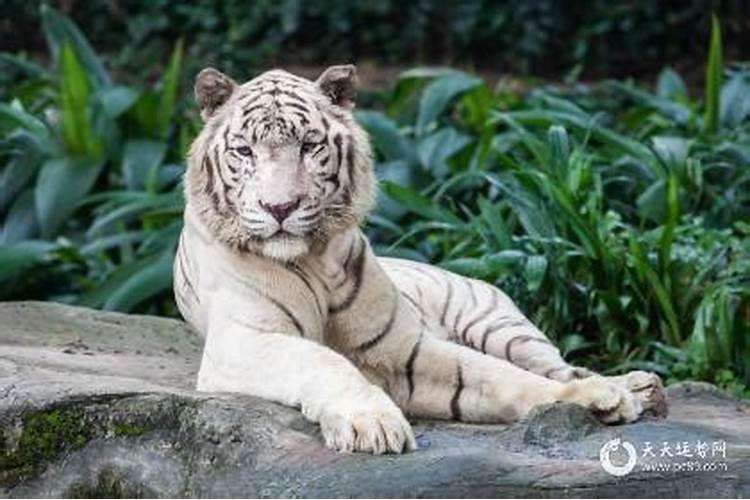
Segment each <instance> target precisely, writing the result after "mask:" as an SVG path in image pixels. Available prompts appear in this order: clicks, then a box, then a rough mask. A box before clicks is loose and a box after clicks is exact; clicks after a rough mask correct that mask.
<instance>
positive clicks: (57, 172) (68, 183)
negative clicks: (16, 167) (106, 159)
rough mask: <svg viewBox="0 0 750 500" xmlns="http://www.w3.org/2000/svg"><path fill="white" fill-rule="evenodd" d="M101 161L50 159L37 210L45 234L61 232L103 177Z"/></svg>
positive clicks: (39, 187)
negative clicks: (100, 175) (97, 180)
mask: <svg viewBox="0 0 750 500" xmlns="http://www.w3.org/2000/svg"><path fill="white" fill-rule="evenodd" d="M101 168H102V162H101V161H99V160H90V159H80V160H74V159H72V158H57V159H53V160H48V161H46V162H45V163H44V164H43V165H42V168H41V171H40V172H39V177H38V178H37V181H36V193H35V198H36V213H37V219H38V221H39V224H40V226H41V229H42V236H44V237H45V238H51V237H53V236H55V235H57V233H58V231H59V229H60V227H61V226H62V224H63V223H64V222H65V221H66V219H67V218H68V217H69V216H70V215H71V214H72V213H73V212H74V211H75V209H76V207H77V206H78V204H79V203H80V202H81V200H82V199H83V197H84V196H85V195H86V194H88V192H89V191H90V190H91V187H92V186H93V185H94V181H96V178H97V177H98V176H99V172H100V171H101Z"/></svg>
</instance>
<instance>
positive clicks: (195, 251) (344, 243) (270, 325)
mask: <svg viewBox="0 0 750 500" xmlns="http://www.w3.org/2000/svg"><path fill="white" fill-rule="evenodd" d="M199 229H200V228H194V227H191V226H190V225H189V224H186V226H185V229H184V230H183V235H182V236H181V238H180V245H179V248H178V252H177V256H176V258H175V273H174V280H175V298H176V300H177V304H178V307H179V309H180V311H181V313H182V315H183V317H184V318H185V319H186V320H187V321H188V322H189V323H191V324H192V325H193V326H194V327H195V328H196V329H197V330H198V331H199V332H200V333H201V334H202V335H203V336H205V335H206V334H207V332H208V328H209V324H210V323H211V321H212V320H215V319H216V318H228V319H230V320H231V321H232V322H233V323H236V324H242V325H252V326H254V327H255V328H256V329H259V330H261V331H267V332H273V331H278V332H279V333H290V334H297V335H300V336H302V337H305V338H308V339H310V340H314V341H317V342H320V343H324V344H327V345H331V344H342V342H343V341H342V333H341V332H340V330H341V329H340V328H338V327H337V322H336V321H335V319H337V318H338V317H340V316H342V315H343V314H344V313H345V312H346V311H348V310H349V309H350V308H351V307H352V305H353V304H354V303H355V301H357V299H358V297H359V295H360V293H361V288H362V282H363V279H364V272H365V269H364V267H365V266H364V264H365V258H366V252H367V250H368V247H367V244H366V242H365V241H364V240H363V239H362V237H361V236H360V235H359V232H358V231H356V232H352V234H346V235H342V236H341V237H338V238H337V239H334V240H332V242H331V243H330V244H329V246H328V247H327V248H326V250H325V251H324V253H323V254H322V255H314V256H312V255H311V256H308V257H306V258H304V259H301V260H299V261H295V262H277V261H271V260H269V259H267V258H264V257H259V256H257V255H252V254H238V253H236V252H233V251H230V250H228V249H227V248H226V247H224V246H222V245H219V244H218V243H216V242H213V241H211V240H209V239H207V238H206V235H205V234H203V233H201V232H200V231H199ZM332 320H333V321H332Z"/></svg>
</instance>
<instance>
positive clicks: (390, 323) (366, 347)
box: [356, 296, 399, 352]
mask: <svg viewBox="0 0 750 500" xmlns="http://www.w3.org/2000/svg"><path fill="white" fill-rule="evenodd" d="M398 304H399V302H398V296H396V300H395V301H394V303H393V309H391V317H390V318H388V323H386V325H385V326H384V327H383V329H382V330H381V331H380V333H378V334H377V335H376V336H374V337H373V338H371V339H370V340H368V341H367V342H365V343H363V344H360V345H359V346H358V347H357V348H356V350H357V351H359V352H365V351H368V350H370V349H372V348H373V347H375V346H376V345H378V344H380V343H381V342H382V341H383V339H384V338H385V337H386V335H388V334H389V333H390V332H391V329H392V328H393V323H394V322H395V321H396V313H397V312H398Z"/></svg>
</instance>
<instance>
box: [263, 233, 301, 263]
mask: <svg viewBox="0 0 750 500" xmlns="http://www.w3.org/2000/svg"><path fill="white" fill-rule="evenodd" d="M309 249H310V247H309V244H308V242H307V240H306V239H305V238H304V236H300V235H295V234H292V233H290V232H288V231H285V230H283V229H279V230H277V231H276V232H275V233H273V234H272V235H271V236H269V237H267V238H264V239H263V240H262V244H261V253H262V254H263V255H265V256H266V257H269V258H271V259H275V260H280V261H290V260H294V259H297V258H299V257H302V256H303V255H305V254H307V253H308V251H309Z"/></svg>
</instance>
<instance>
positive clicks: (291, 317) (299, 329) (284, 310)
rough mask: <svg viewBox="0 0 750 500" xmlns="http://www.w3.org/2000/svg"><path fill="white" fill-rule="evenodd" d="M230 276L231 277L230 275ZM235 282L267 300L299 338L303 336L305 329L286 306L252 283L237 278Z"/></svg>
mask: <svg viewBox="0 0 750 500" xmlns="http://www.w3.org/2000/svg"><path fill="white" fill-rule="evenodd" d="M230 276H231V275H230ZM235 280H236V281H238V282H239V283H240V284H242V285H243V286H245V287H247V288H250V289H251V290H252V291H254V292H255V293H257V294H258V295H260V296H261V297H263V298H264V299H266V300H268V301H269V302H270V303H271V304H273V305H274V306H276V308H277V309H279V311H281V312H282V313H283V314H284V315H285V316H286V317H287V319H289V321H291V322H292V324H293V325H294V328H295V329H296V330H297V333H299V334H300V336H302V337H304V336H305V329H304V328H303V327H302V324H301V323H300V322H299V320H298V319H297V317H296V316H295V315H294V314H293V313H292V311H290V310H289V308H288V307H287V306H285V305H284V304H282V303H281V302H279V301H278V300H276V299H275V298H273V297H271V296H270V295H268V294H267V293H265V292H264V291H263V290H261V289H260V288H258V287H257V286H255V285H253V284H252V283H248V282H247V281H243V280H240V279H238V278H235Z"/></svg>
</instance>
